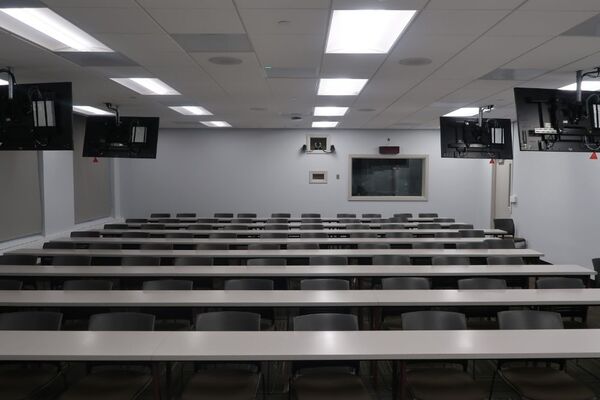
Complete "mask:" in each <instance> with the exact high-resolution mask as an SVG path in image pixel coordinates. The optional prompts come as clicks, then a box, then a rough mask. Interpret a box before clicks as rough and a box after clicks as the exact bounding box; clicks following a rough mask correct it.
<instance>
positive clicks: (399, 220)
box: [387, 217, 409, 224]
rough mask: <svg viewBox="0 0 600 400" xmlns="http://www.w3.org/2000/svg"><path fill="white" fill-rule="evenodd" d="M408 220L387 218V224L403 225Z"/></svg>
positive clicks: (405, 218)
mask: <svg viewBox="0 0 600 400" xmlns="http://www.w3.org/2000/svg"><path fill="white" fill-rule="evenodd" d="M408 218H409V217H392V218H388V219H387V222H389V223H394V224H395V223H405V222H408Z"/></svg>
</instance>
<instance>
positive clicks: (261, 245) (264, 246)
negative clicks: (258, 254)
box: [248, 243, 281, 250]
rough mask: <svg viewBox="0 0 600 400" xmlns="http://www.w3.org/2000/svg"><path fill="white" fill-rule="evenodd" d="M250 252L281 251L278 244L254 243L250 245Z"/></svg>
mask: <svg viewBox="0 0 600 400" xmlns="http://www.w3.org/2000/svg"><path fill="white" fill-rule="evenodd" d="M248 250H281V245H280V244H278V243H252V244H249V245H248Z"/></svg>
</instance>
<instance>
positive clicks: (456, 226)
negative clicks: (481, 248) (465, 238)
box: [448, 224, 474, 230]
mask: <svg viewBox="0 0 600 400" xmlns="http://www.w3.org/2000/svg"><path fill="white" fill-rule="evenodd" d="M448 228H449V229H459V230H460V229H473V228H474V226H473V224H450V226H448Z"/></svg>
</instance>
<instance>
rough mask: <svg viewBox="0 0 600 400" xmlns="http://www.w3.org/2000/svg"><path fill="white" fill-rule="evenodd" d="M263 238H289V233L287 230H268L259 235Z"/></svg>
mask: <svg viewBox="0 0 600 400" xmlns="http://www.w3.org/2000/svg"><path fill="white" fill-rule="evenodd" d="M259 237H260V238H261V239H287V237H288V234H287V233H286V232H281V233H280V232H267V233H261V234H260V235H259Z"/></svg>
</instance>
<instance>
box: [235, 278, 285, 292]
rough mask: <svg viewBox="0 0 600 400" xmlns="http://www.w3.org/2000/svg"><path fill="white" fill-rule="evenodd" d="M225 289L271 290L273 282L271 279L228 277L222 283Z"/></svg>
mask: <svg viewBox="0 0 600 400" xmlns="http://www.w3.org/2000/svg"><path fill="white" fill-rule="evenodd" d="M224 288H225V290H273V289H274V288H275V283H274V282H273V280H272V279H250V278H249V279H228V280H226V281H225V284H224Z"/></svg>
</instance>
